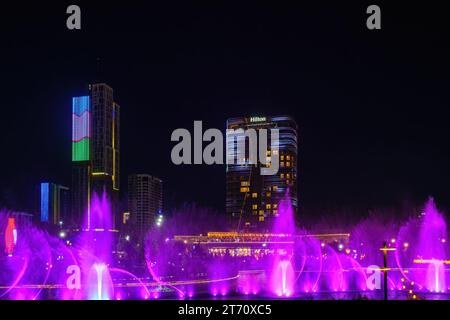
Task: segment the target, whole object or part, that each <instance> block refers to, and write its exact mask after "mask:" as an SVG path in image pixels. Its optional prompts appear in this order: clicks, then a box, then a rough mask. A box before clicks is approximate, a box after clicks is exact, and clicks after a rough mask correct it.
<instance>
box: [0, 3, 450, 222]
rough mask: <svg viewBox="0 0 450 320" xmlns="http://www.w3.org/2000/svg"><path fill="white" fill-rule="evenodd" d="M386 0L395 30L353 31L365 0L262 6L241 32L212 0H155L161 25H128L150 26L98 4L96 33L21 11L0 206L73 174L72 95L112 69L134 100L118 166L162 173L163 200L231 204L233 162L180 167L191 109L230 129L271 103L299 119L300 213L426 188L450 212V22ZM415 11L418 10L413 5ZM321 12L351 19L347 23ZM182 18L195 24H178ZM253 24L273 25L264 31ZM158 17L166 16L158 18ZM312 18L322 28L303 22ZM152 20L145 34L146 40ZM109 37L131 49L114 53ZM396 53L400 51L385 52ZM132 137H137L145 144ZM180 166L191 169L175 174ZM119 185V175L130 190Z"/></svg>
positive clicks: (16, 203) (409, 196) (122, 94)
mask: <svg viewBox="0 0 450 320" xmlns="http://www.w3.org/2000/svg"><path fill="white" fill-rule="evenodd" d="M387 6H388V7H387V9H388V10H386V12H385V13H384V21H385V22H386V27H388V29H389V30H391V31H390V32H385V31H384V30H381V31H380V32H379V33H378V34H373V33H368V31H367V30H366V29H364V28H363V27H364V26H362V27H361V28H359V27H358V26H359V22H360V21H359V19H360V16H359V15H358V14H356V13H357V12H359V11H362V12H364V10H363V9H364V8H363V6H362V5H361V6H355V7H354V6H350V5H337V4H336V5H330V6H329V7H325V8H322V7H319V6H317V7H316V6H315V5H308V6H306V7H305V9H304V10H297V9H293V10H292V12H291V13H287V12H284V11H281V12H279V13H278V14H276V13H274V12H272V11H271V10H270V8H265V7H261V8H259V9H258V10H257V11H256V12H255V13H254V16H253V18H252V21H253V22H255V23H256V24H255V23H251V22H249V21H247V20H246V17H247V14H248V11H245V12H242V13H241V14H238V13H235V17H236V21H238V22H239V28H237V27H233V26H232V25H231V24H230V23H227V22H226V21H225V22H223V21H221V20H217V21H213V20H214V19H212V18H211V17H214V16H219V11H217V10H214V9H211V10H209V9H200V12H201V14H200V16H201V17H202V18H201V19H200V20H199V21H198V22H192V21H191V20H189V18H188V17H189V16H191V13H193V12H194V9H190V8H189V7H187V8H186V9H187V11H186V13H187V17H185V18H183V15H181V14H176V16H175V17H173V18H172V19H169V20H168V21H166V22H163V21H162V20H161V18H158V14H157V12H164V13H167V12H170V10H169V9H168V8H164V7H158V8H155V10H151V11H150V12H148V11H147V10H141V11H142V12H147V13H148V15H149V16H150V17H151V20H152V21H154V25H153V24H152V25H150V26H149V27H147V28H143V31H142V33H139V32H138V33H133V32H134V30H135V27H138V26H141V23H140V22H139V21H140V20H139V19H131V17H129V15H128V14H127V11H126V10H125V12H123V17H122V18H121V19H111V18H115V17H118V15H119V12H120V11H117V10H116V9H117V7H116V5H114V4H111V10H110V12H109V13H103V14H99V13H100V9H99V8H98V7H96V6H95V5H91V7H87V8H86V10H89V12H91V14H90V15H89V16H88V17H86V18H85V20H84V21H85V22H86V29H88V28H89V30H90V31H89V33H87V32H85V31H83V30H81V31H80V32H79V33H69V34H67V33H66V29H65V25H64V24H61V26H59V20H57V18H53V13H54V12H53V11H52V10H54V11H58V6H55V8H54V9H52V10H50V11H49V12H44V11H40V9H39V8H36V11H35V12H39V13H41V14H42V16H44V17H48V19H46V20H45V21H43V22H42V24H39V27H38V28H36V29H35V30H33V31H30V33H27V32H28V31H29V29H27V32H25V31H24V29H21V28H19V27H18V22H15V21H11V26H12V27H15V28H16V33H15V34H14V35H10V36H7V37H6V41H7V43H9V44H10V45H9V49H8V50H6V55H7V56H6V58H7V59H8V60H9V61H10V63H9V64H8V65H6V66H5V69H4V70H5V75H6V76H5V78H4V79H3V80H2V87H3V88H5V89H6V90H7V91H9V92H10V94H8V95H5V96H4V103H5V105H8V106H10V107H9V108H6V109H5V110H4V111H3V112H4V117H3V119H4V120H3V121H4V122H3V126H2V127H3V130H4V132H5V133H6V134H3V135H2V138H1V139H2V140H1V141H2V145H3V148H4V150H5V152H6V150H8V152H9V153H11V154H17V153H18V152H19V150H20V152H21V153H23V157H19V158H17V159H13V157H2V159H1V160H0V165H1V167H2V168H8V169H9V170H7V171H5V172H4V174H3V176H2V181H3V182H4V183H3V184H2V186H1V188H0V203H1V204H2V205H4V206H6V207H11V208H17V209H18V210H21V211H29V210H31V208H33V207H34V204H35V203H36V201H35V200H32V199H30V198H31V195H32V194H34V193H35V190H34V187H35V186H36V185H38V184H39V183H40V182H41V181H47V180H48V181H54V182H57V183H62V184H66V185H67V184H69V181H70V175H71V173H70V171H68V170H66V169H64V167H63V166H61V165H60V164H62V163H67V162H68V161H70V157H71V155H70V152H71V150H70V147H68V145H67V141H68V140H69V139H70V135H71V131H70V121H71V120H70V117H71V115H70V109H71V107H70V103H71V101H70V99H71V97H73V96H81V95H83V94H85V92H86V86H87V83H90V82H93V81H94V80H99V79H97V78H102V79H101V80H104V81H105V82H107V83H109V84H110V85H111V86H112V87H113V88H116V91H117V95H118V96H117V101H119V102H120V103H121V104H123V105H124V107H125V108H126V109H127V114H126V116H124V118H123V119H122V123H123V125H124V128H123V129H124V130H123V131H124V132H127V133H126V134H125V135H124V136H123V137H122V139H123V145H124V147H123V148H124V149H123V150H122V157H121V158H122V163H123V168H122V171H123V176H127V175H128V174H130V173H133V172H148V173H149V174H152V175H155V176H158V177H161V179H163V180H164V181H165V184H166V186H167V187H168V188H169V189H168V190H167V192H166V195H167V197H165V202H166V207H167V208H169V209H170V208H175V207H177V206H180V205H181V204H183V203H184V202H190V201H196V202H199V204H200V205H203V206H208V207H213V208H216V209H223V203H224V198H225V191H224V188H223V186H224V182H225V178H224V174H223V172H224V171H223V170H224V168H220V167H216V166H214V167H207V166H201V167H189V168H187V167H176V166H173V165H172V164H171V163H170V148H171V147H172V145H171V144H170V133H171V132H172V131H173V130H174V129H176V128H183V127H190V125H191V124H192V122H193V121H194V120H203V121H204V122H205V126H207V127H215V128H224V127H225V120H226V119H228V118H229V117H233V116H245V115H261V114H266V115H271V114H290V115H292V116H293V117H294V118H296V121H297V122H298V124H299V132H300V136H299V138H300V140H301V141H303V142H304V143H303V144H302V146H301V148H300V150H299V152H300V157H299V174H300V175H301V176H302V183H301V185H300V186H299V192H301V194H302V197H303V202H302V208H301V210H302V213H304V214H306V215H313V213H311V212H312V211H317V209H320V208H322V207H332V208H333V207H337V208H339V207H345V206H354V207H356V208H357V209H358V208H360V209H361V210H362V211H365V212H366V211H367V210H366V209H368V208H372V207H377V206H394V205H397V204H400V203H402V202H403V201H406V200H409V201H412V202H414V203H421V202H422V201H423V200H424V199H426V197H427V196H429V195H433V196H434V197H435V198H436V199H437V200H438V201H439V203H440V204H441V205H442V206H443V207H444V208H449V207H450V203H449V200H448V199H450V196H449V194H448V190H447V188H446V184H447V180H448V178H449V171H448V166H447V163H448V162H449V161H450V155H449V153H448V151H447V150H446V149H445V148H442V146H443V145H445V144H446V138H445V134H444V133H445V131H444V128H445V122H446V118H447V115H448V108H447V107H446V106H447V105H448V95H447V94H446V92H447V90H448V88H449V87H450V84H449V83H448V81H447V80H446V76H445V72H444V71H445V66H446V65H447V64H446V58H445V57H446V56H447V53H448V52H449V48H448V45H447V44H446V43H445V42H443V40H442V39H445V32H444V31H443V29H442V28H439V26H440V22H439V21H440V20H439V19H433V20H432V21H428V20H423V21H422V20H421V22H420V23H418V24H406V25H404V24H401V23H400V22H399V21H397V20H395V18H394V16H397V15H398V14H399V13H400V12H401V10H399V9H398V8H396V7H389V5H387ZM63 9H65V8H63ZM360 9H361V10H360ZM402 10H403V9H402ZM408 10H410V11H411V12H410V14H411V15H414V14H417V12H418V11H419V8H416V7H412V8H409V9H408ZM424 10H426V9H424ZM226 11H227V10H226V9H225V12H226ZM319 11H320V12H322V13H321V14H318V12H319ZM345 12H347V13H346V14H344V13H345ZM348 12H350V13H352V14H349V13H348ZM147 13H146V14H147ZM340 13H342V15H340ZM353 13H354V14H353ZM230 14H231V12H230ZM26 15H27V14H26V13H25V17H26ZM404 15H405V13H403V14H402V16H404ZM56 16H57V15H56ZM94 16H95V17H97V18H98V21H97V20H96V19H97V18H96V19H95V20H94V18H93V17H94ZM208 16H210V18H207V17H208ZM327 16H328V17H334V18H333V19H338V18H339V17H340V16H347V17H348V19H346V20H345V21H341V20H339V21H341V22H342V23H340V24H337V23H335V22H334V21H336V20H333V19H327V18H326V17H327ZM265 17H270V18H271V19H265ZM280 17H283V18H282V19H281V18H280ZM108 20H114V21H119V20H120V21H119V22H118V24H117V25H116V26H113V28H112V29H111V30H110V31H107V30H104V29H102V27H101V26H102V24H103V23H106V22H107V21H108ZM133 20H134V21H133ZM32 21H33V20H31V22H32ZM176 21H178V22H179V23H181V24H184V25H187V26H190V29H189V28H187V29H185V30H184V31H183V32H181V33H180V32H179V29H178V28H177V27H176V26H177V24H176ZM31 22H29V23H31ZM206 23H210V25H209V28H205V27H204V24H206ZM258 23H259V24H260V25H264V23H267V28H261V29H258V28H257V27H256V26H257V25H258ZM157 25H161V26H164V27H163V28H155V29H152V28H153V27H154V26H157ZM26 26H27V25H26V24H25V25H24V27H23V28H25V29H26ZM311 26H314V27H315V30H316V31H315V33H310V32H308V30H309V29H310V27H311ZM269 27H270V30H271V31H269V29H268V28H269ZM43 30H46V31H48V32H49V34H48V36H45V37H39V39H40V41H41V42H42V43H43V45H45V46H46V47H48V48H50V49H51V50H50V51H51V52H54V55H57V56H58V57H59V58H56V59H54V57H53V56H52V55H50V56H49V55H47V54H45V53H44V52H39V51H38V52H35V54H34V55H32V56H25V55H26V52H28V51H29V50H27V49H28V48H30V47H32V46H34V45H36V43H35V41H34V40H33V37H32V35H33V32H34V34H36V33H39V32H42V31H43ZM240 30H245V31H246V32H244V33H242V32H239V31H240ZM430 30H433V36H432V37H430V36H428V33H427V32H428V31H430ZM118 31H120V32H118ZM147 31H149V32H151V33H149V34H150V35H151V36H150V39H151V40H149V41H146V40H145V39H146V38H145V37H141V35H143V34H144V32H147ZM335 38H336V39H340V40H339V42H337V41H335V40H333V39H335ZM55 39H57V41H55ZM166 39H173V40H172V41H167V40H166ZM248 39H251V40H250V41H247V40H248ZM397 39H402V43H399V42H398V41H397ZM8 41H9V42H8ZM208 41H212V42H210V44H209V45H208V46H206V45H204V44H206V43H209V42H208ZM112 43H122V44H123V45H122V46H119V47H117V48H115V49H116V50H110V49H111V44H112ZM304 43H307V44H311V43H320V44H321V45H320V46H307V47H305V46H304V45H303V44H304ZM352 46H353V47H352ZM130 47H132V48H139V50H131V51H130V50H128V49H129V48H130ZM348 48H353V49H352V50H353V51H354V52H355V55H349V53H348V50H349V49H348ZM24 49H25V50H24ZM88 49H89V50H88ZM393 50H394V51H395V52H397V53H396V54H394V55H391V56H387V52H391V51H393ZM45 52H47V51H45ZM131 52H132V53H131ZM25 57H26V58H25ZM98 58H100V69H101V74H102V75H101V76H98V72H97V69H98V68H99V67H98V65H99V63H98V61H97V59H98ZM25 62H26V64H24V65H23V68H18V67H17V66H18V65H21V63H25ZM425 62H426V63H428V64H429V65H428V67H424V63H425ZM44 65H45V67H44ZM432 71H433V72H434V71H436V73H435V74H434V75H433V74H432ZM238 72H240V73H238ZM32 74H34V75H36V76H35V77H33V78H30V80H29V81H32V82H33V83H36V86H33V87H32V88H30V90H28V91H27V94H26V95H23V94H21V92H22V90H23V89H22V88H23V85H22V84H21V80H22V79H26V78H27V75H32ZM238 74H239V76H237V75H238ZM37 75H39V76H37ZM374 88H377V89H376V90H375V89H374ZM212 110H214V112H211V111H212ZM14 123H16V125H13V124H14ZM136 141H139V143H141V144H142V148H141V149H139V151H140V152H137V148H135V146H134V144H135V143H136ZM154 150H158V154H159V155H158V156H157V157H154ZM199 175H200V176H205V177H208V178H209V179H210V185H209V188H208V190H205V189H202V187H201V186H200V185H197V186H196V187H194V188H191V187H190V185H189V183H188V181H195V179H194V177H196V176H199ZM179 176H184V177H186V179H184V180H183V181H177V177H179ZM125 185H126V182H124V181H123V179H122V181H121V187H122V188H123V187H124V186H125ZM209 190H214V192H212V194H211V195H210V193H209ZM122 200H124V199H122ZM313 209H314V210H313Z"/></svg>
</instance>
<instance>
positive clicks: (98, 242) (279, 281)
mask: <svg viewBox="0 0 450 320" xmlns="http://www.w3.org/2000/svg"><path fill="white" fill-rule="evenodd" d="M278 209H279V211H278V212H279V216H278V217H277V218H276V219H274V220H273V225H272V226H271V230H270V232H269V233H251V232H250V233H241V232H235V231H215V232H208V233H203V234H202V232H203V231H202V230H207V228H208V229H209V228H210V227H211V226H212V227H213V228H218V226H220V225H221V224H223V223H222V222H220V220H218V216H214V215H212V214H211V212H210V211H207V210H203V211H202V210H200V209H198V208H196V207H192V208H191V209H189V208H188V209H183V210H181V211H180V213H174V215H173V216H172V217H167V218H166V219H165V220H167V222H165V223H164V224H160V225H157V226H155V227H154V228H153V229H152V230H151V231H150V232H149V234H148V236H147V240H146V241H145V257H144V259H142V261H141V262H139V261H137V262H138V263H141V267H142V269H141V270H140V271H138V275H135V274H133V273H131V272H130V271H129V270H127V268H128V267H129V265H126V264H124V263H118V262H117V261H115V260H114V259H113V257H112V252H113V251H114V246H115V239H114V237H113V235H114V234H115V231H114V230H112V228H113V223H112V215H111V208H110V204H109V201H108V199H107V198H106V196H105V195H103V196H101V197H98V196H95V195H94V196H93V197H92V202H91V206H90V210H89V211H88V212H87V213H86V219H85V222H84V225H83V228H81V230H80V231H79V232H78V233H76V234H74V235H72V237H70V238H65V237H59V238H58V237H54V236H51V235H49V234H48V233H47V232H44V231H42V230H39V229H38V228H36V227H34V226H30V225H23V224H21V223H20V220H17V219H16V220H15V219H14V214H13V213H11V212H2V213H0V231H1V233H2V241H1V242H0V252H1V253H2V254H1V255H0V271H1V272H0V299H65V300H69V299H93V300H107V299H117V300H122V299H158V298H161V299H166V298H168V299H195V298H206V299H210V298H211V299H224V298H226V297H236V296H238V297H246V298H250V299H251V298H260V297H265V298H266V297H268V298H289V299H305V298H306V299H358V298H359V297H361V296H364V297H369V298H370V299H382V298H383V284H384V279H383V277H382V275H383V269H382V268H383V267H382V266H383V254H384V253H385V252H386V251H382V250H380V247H381V246H382V244H383V243H384V242H386V244H387V247H386V248H385V249H386V250H389V251H388V252H389V253H388V261H387V265H388V270H389V272H388V286H387V287H388V290H389V298H392V299H415V298H417V297H418V295H421V296H420V298H428V297H430V298H433V297H438V299H448V298H449V297H448V296H447V294H448V285H449V283H448V281H447V278H448V277H447V273H448V269H447V268H448V267H447V266H448V265H449V264H450V261H449V260H448V257H449V256H450V255H449V252H448V243H447V227H446V221H445V219H444V216H443V215H442V214H441V213H440V212H439V211H438V210H437V208H436V206H435V204H434V202H433V201H432V200H429V201H428V202H427V204H426V206H425V209H424V210H423V213H422V214H421V215H420V216H418V215H417V214H415V215H414V216H413V217H411V218H410V219H409V220H408V221H406V223H405V222H401V221H400V220H398V221H395V222H394V218H393V217H394V215H389V216H387V217H388V218H387V219H388V220H386V219H385V218H380V217H379V216H373V215H369V216H368V217H367V218H365V219H362V220H361V221H360V222H359V223H358V224H356V225H355V226H353V227H352V228H350V229H348V231H350V232H351V236H350V233H342V234H310V233H309V232H307V231H306V230H301V229H299V228H296V226H295V221H294V214H293V209H292V207H291V203H290V201H289V199H287V198H285V199H284V200H282V201H281V202H280V203H279V204H278ZM389 219H391V220H389ZM199 221H200V223H199ZM320 228H323V229H326V227H324V226H322V225H320V226H318V227H316V229H320ZM213 230H217V229H213ZM192 234H194V235H192ZM127 262H129V261H127ZM133 262H134V261H133ZM119 266H120V267H121V268H119ZM122 266H123V267H122ZM145 266H146V267H147V268H146V269H145ZM379 266H381V267H379ZM123 268H125V269H123ZM130 270H131V269H130ZM134 270H139V269H134Z"/></svg>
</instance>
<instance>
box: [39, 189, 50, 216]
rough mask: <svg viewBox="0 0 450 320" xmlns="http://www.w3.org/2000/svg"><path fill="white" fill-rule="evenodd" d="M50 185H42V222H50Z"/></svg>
mask: <svg viewBox="0 0 450 320" xmlns="http://www.w3.org/2000/svg"><path fill="white" fill-rule="evenodd" d="M49 188H50V187H49V184H48V183H46V182H44V183H41V221H42V222H48V216H49Z"/></svg>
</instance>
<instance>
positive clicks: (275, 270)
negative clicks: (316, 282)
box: [270, 190, 295, 297]
mask: <svg viewBox="0 0 450 320" xmlns="http://www.w3.org/2000/svg"><path fill="white" fill-rule="evenodd" d="M288 191H289V190H287V191H286V194H285V197H284V198H283V200H281V201H280V203H279V204H278V216H277V217H276V219H274V224H273V228H272V232H273V233H274V234H277V235H281V236H282V237H285V238H286V240H287V241H286V242H287V243H288V242H289V241H291V242H292V245H284V246H280V245H276V246H275V253H274V256H273V258H272V262H271V269H270V289H271V291H272V293H274V294H276V295H277V296H280V297H281V296H284V297H288V296H290V295H292V294H293V293H294V283H295V271H294V267H293V265H292V261H293V260H292V258H293V254H294V245H293V243H294V242H293V235H294V233H295V220H294V210H293V208H292V203H291V199H290V198H289V192H288Z"/></svg>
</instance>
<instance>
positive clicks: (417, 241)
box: [397, 198, 449, 293]
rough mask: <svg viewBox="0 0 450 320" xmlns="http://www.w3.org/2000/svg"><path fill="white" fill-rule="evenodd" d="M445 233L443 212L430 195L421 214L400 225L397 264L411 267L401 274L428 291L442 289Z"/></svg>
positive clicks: (444, 285)
mask: <svg viewBox="0 0 450 320" xmlns="http://www.w3.org/2000/svg"><path fill="white" fill-rule="evenodd" d="M447 236H448V234H447V224H446V221H445V219H444V216H443V215H442V213H440V212H439V211H438V209H437V208H436V205H435V203H434V200H433V199H432V198H430V199H429V200H428V202H427V203H426V205H425V208H424V211H423V213H422V214H421V216H420V217H419V218H414V219H411V220H410V221H409V222H408V223H407V224H406V225H405V226H403V227H402V228H401V229H400V232H399V237H398V238H399V240H400V243H399V245H398V248H397V249H398V251H399V252H398V255H397V261H398V263H399V266H400V267H401V268H403V267H405V266H406V267H408V266H409V267H414V268H412V270H411V271H409V272H405V271H403V276H404V277H405V278H406V279H408V280H411V281H414V282H415V283H417V285H418V286H420V288H422V289H426V290H428V291H430V292H440V293H443V292H446V291H447V284H446V274H445V265H446V264H449V261H448V260H446V257H448V256H449V252H448V246H447V243H446V239H447ZM411 262H413V263H411Z"/></svg>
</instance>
